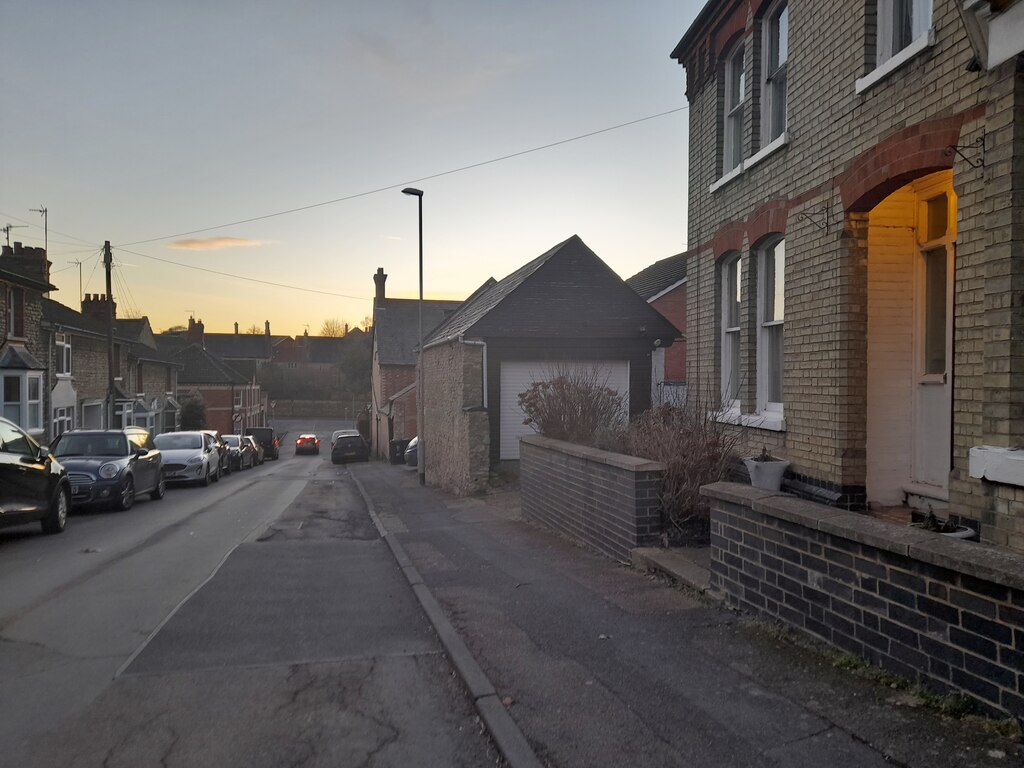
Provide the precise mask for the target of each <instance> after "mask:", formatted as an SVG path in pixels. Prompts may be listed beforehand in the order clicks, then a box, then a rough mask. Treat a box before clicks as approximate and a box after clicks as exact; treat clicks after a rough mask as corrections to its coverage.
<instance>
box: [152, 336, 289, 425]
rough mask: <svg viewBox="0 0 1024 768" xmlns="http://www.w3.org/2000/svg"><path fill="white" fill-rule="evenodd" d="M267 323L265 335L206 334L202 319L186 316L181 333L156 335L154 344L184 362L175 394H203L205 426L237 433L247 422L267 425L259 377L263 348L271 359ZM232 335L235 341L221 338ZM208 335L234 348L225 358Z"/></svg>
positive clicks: (225, 345) (163, 351)
mask: <svg viewBox="0 0 1024 768" xmlns="http://www.w3.org/2000/svg"><path fill="white" fill-rule="evenodd" d="M236 328H237V326H236ZM266 328H267V332H266V334H264V335H254V336H253V335H248V334H246V335H241V334H224V333H222V334H207V333H206V328H205V326H204V324H203V321H202V320H195V319H194V318H189V324H188V330H187V331H186V333H185V334H178V333H162V334H160V335H159V336H158V337H156V343H157V349H158V350H159V351H160V352H162V353H163V354H164V355H165V356H166V357H167V358H168V359H170V360H173V361H174V362H176V363H178V364H180V365H181V366H182V370H181V371H180V372H179V373H178V390H179V392H180V394H181V398H179V399H181V400H183V399H184V398H186V397H198V398H199V399H201V400H202V402H203V404H204V405H205V406H206V425H207V427H208V428H209V429H216V430H218V431H220V432H222V433H225V434H235V433H239V432H241V431H242V430H243V429H245V428H246V427H262V426H266V424H267V409H268V399H267V395H266V393H265V392H264V391H263V388H262V387H261V386H260V384H259V381H258V379H257V375H258V370H259V368H260V367H261V366H262V365H263V361H264V359H263V357H262V355H263V352H264V351H265V352H266V354H267V355H268V357H267V358H266V359H267V360H269V354H270V323H269V322H268V323H267V326H266ZM232 336H238V340H237V343H236V344H235V346H232V344H231V342H230V341H225V340H224V337H232ZM247 336H248V339H249V340H248V341H246V340H245V339H246V338H247ZM211 338H214V339H217V342H215V346H217V347H218V348H220V349H222V350H224V349H228V351H229V352H231V351H233V352H234V354H235V356H234V357H233V358H231V359H224V358H222V357H220V356H219V355H217V354H215V353H214V352H212V351H211V350H210V349H209V348H208V342H209V340H210V339H211ZM252 339H255V340H256V341H252Z"/></svg>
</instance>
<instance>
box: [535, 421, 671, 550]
mask: <svg viewBox="0 0 1024 768" xmlns="http://www.w3.org/2000/svg"><path fill="white" fill-rule="evenodd" d="M519 451H520V453H519V479H520V495H521V498H522V513H523V516H524V517H526V518H527V519H529V520H533V521H535V522H538V523H542V524H543V525H546V526H547V527H549V528H553V529H554V530H556V531H558V532H560V533H562V534H564V535H566V536H569V537H570V538H572V539H575V540H576V541H579V542H581V543H583V544H586V545H588V546H590V547H593V548H594V549H596V550H598V551H599V552H602V553H604V554H606V555H609V556H611V557H614V558H615V559H616V560H621V561H624V562H628V561H629V559H630V550H631V549H633V548H634V547H644V546H652V545H655V544H657V543H658V541H659V539H660V536H661V501H660V490H661V482H662V476H663V474H664V472H665V466H664V465H663V464H659V463H658V462H653V461H647V460H646V459H638V458H635V457H632V456H623V455H620V454H615V453H608V452H606V451H599V450H597V449H596V448H588V447H585V446H581V445H575V444H573V443H565V442H562V441H560V440H550V439H548V438H545V437H540V436H539V435H532V436H528V437H524V438H523V439H522V442H521V444H520V448H519Z"/></svg>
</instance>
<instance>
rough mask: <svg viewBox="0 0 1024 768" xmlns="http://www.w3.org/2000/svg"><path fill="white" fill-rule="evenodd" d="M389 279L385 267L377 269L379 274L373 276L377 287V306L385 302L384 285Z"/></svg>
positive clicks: (375, 300)
mask: <svg viewBox="0 0 1024 768" xmlns="http://www.w3.org/2000/svg"><path fill="white" fill-rule="evenodd" d="M387 279H388V276H387V275H385V274H384V267H377V274H375V275H374V276H373V282H374V285H376V286H377V295H376V296H375V297H374V300H373V303H374V304H375V305H376V304H379V303H380V302H382V301H384V283H386V282H387Z"/></svg>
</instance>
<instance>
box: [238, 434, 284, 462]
mask: <svg viewBox="0 0 1024 768" xmlns="http://www.w3.org/2000/svg"><path fill="white" fill-rule="evenodd" d="M243 434H246V435H252V436H253V437H255V438H256V442H257V443H259V444H260V445H262V446H263V455H264V457H265V458H268V459H277V458H278V457H279V453H280V446H281V441H280V440H279V439H278V437H277V435H275V434H274V429H273V427H246V428H245V429H244V430H243Z"/></svg>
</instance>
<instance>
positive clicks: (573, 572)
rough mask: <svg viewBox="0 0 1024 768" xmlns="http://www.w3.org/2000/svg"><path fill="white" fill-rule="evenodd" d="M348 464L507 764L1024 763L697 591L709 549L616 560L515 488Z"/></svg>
mask: <svg viewBox="0 0 1024 768" xmlns="http://www.w3.org/2000/svg"><path fill="white" fill-rule="evenodd" d="M350 471H351V472H352V475H353V478H354V479H355V480H356V481H357V483H356V484H357V486H358V487H359V489H360V491H361V493H362V494H363V496H364V499H365V500H366V503H367V506H368V507H369V509H370V511H371V513H372V517H373V518H374V519H375V522H376V524H377V525H379V527H380V529H381V531H382V533H383V538H384V540H385V541H386V542H387V543H388V546H389V548H390V549H391V550H392V554H393V555H394V556H395V558H396V562H397V564H398V565H399V566H400V567H401V568H402V570H403V572H404V573H405V576H406V579H407V581H408V583H409V584H410V585H412V588H413V590H414V591H415V592H416V594H417V596H418V597H419V599H420V603H421V605H422V606H423V607H424V609H425V610H426V612H427V614H428V616H430V618H431V621H432V623H433V625H434V626H435V631H436V632H437V633H438V635H439V636H441V637H442V638H444V637H445V635H448V636H449V637H448V640H443V643H444V645H445V650H446V654H448V655H449V657H450V658H452V660H453V663H454V665H455V667H456V669H458V671H459V673H460V676H461V677H462V679H463V681H464V683H465V684H466V686H467V688H468V689H469V690H470V692H471V698H472V699H473V701H474V703H475V704H476V706H477V708H478V711H481V714H482V715H483V716H484V720H485V722H487V723H488V724H489V725H490V723H491V721H490V720H488V718H487V716H486V715H484V714H483V709H482V708H481V702H485V703H486V706H487V707H488V708H490V709H492V710H494V709H498V708H499V707H497V705H498V704H500V709H501V710H504V712H505V713H506V714H507V719H508V722H505V723H504V725H502V726H499V728H506V729H507V730H508V733H509V734H513V735H515V734H514V733H513V732H514V731H518V735H519V736H521V739H520V740H519V742H518V745H519V747H520V748H522V747H523V746H524V744H525V747H526V748H527V751H525V752H522V751H521V752H519V753H513V754H510V753H508V752H506V751H505V748H504V747H502V743H501V738H500V736H499V735H496V734H495V733H493V732H492V734H491V735H492V736H493V737H495V741H496V743H498V745H499V748H502V750H503V753H504V756H505V757H506V759H507V760H508V763H509V764H510V765H511V766H513V768H515V767H516V766H518V765H524V766H525V765H536V764H540V765H544V766H551V767H552V768H553V767H555V766H557V767H558V768H569V767H570V766H580V767H581V768H582V767H583V766H588V767H589V766H593V767H595V768H598V767H600V766H622V765H630V766H679V765H700V766H712V767H713V766H723V767H724V766H730V767H732V766H759V767H760V766H779V767H780V768H781V767H782V766H785V767H786V768H790V767H797V768H799V767H801V766H808V767H810V766H815V767H818V766H830V765H843V766H849V767H850V768H858V767H860V766H865V767H866V766H892V765H897V766H906V767H907V768H916V767H917V766H921V768H925V766H927V767H928V768H933V766H937V765H941V766H944V767H949V768H958V767H960V766H962V767H963V768H975V767H981V766H985V767H986V768H987V767H994V766H1012V765H1021V764H1024V751H1022V748H1021V745H1020V744H1019V743H1016V742H1014V741H1012V740H1009V739H1007V738H1005V737H1004V736H1002V735H1000V734H998V733H997V732H995V731H994V730H993V729H991V728H986V727H985V725H984V724H983V723H979V722H976V721H972V720H954V719H951V718H944V717H941V716H939V715H938V714H937V713H935V712H934V711H933V710H930V709H928V708H927V707H926V706H924V703H923V701H922V700H920V699H919V698H917V697H916V696H913V695H910V694H908V693H907V692H906V691H902V690H896V689H893V688H889V687H886V686H883V685H880V684H878V683H876V682H873V681H870V680H866V679H863V678H862V677H859V676H856V675H853V674H851V673H850V672H848V671H846V670H844V669H843V668H841V666H837V665H836V664H835V663H834V657H832V656H830V655H828V654H826V653H823V652H821V651H820V650H818V649H815V648H814V647H809V646H807V645H804V644H800V643H794V642H792V641H791V639H790V638H788V637H787V636H785V635H784V634H781V633H779V632H777V631H775V630H773V629H772V628H770V627H767V626H765V625H763V624H760V623H758V622H753V621H750V620H748V619H746V618H744V617H743V616H741V615H739V614H737V613H735V612H733V611H730V610H727V609H725V608H723V607H722V606H721V605H720V604H718V603H717V602H715V601H713V600H710V599H708V596H707V595H703V594H701V593H702V592H703V591H705V590H706V589H707V557H708V553H707V551H706V550H690V551H663V550H661V551H659V550H652V551H638V552H637V553H636V554H635V557H634V562H635V564H636V565H637V568H635V569H633V568H626V567H623V566H621V565H619V564H616V563H614V562H612V561H610V560H608V559H605V558H603V557H601V556H600V555H597V554H594V553H592V552H590V551H588V550H586V549H584V548H582V547H580V546H578V545H576V544H575V543H573V542H571V541H568V540H566V539H564V538H562V537H560V536H559V535H557V534H555V533H553V532H551V531H549V530H546V529H544V528H541V527H538V526H535V525H532V524H529V523H527V522H524V521H523V520H522V519H521V516H520V514H519V507H518V493H517V491H516V490H515V489H514V488H510V489H506V490H504V491H500V492H495V493H490V494H487V495H484V496H481V497H474V498H468V499H459V498H454V497H451V496H449V495H447V494H444V493H442V492H440V491H438V490H437V489H433V488H429V487H427V488H423V487H421V486H419V485H418V483H417V480H416V477H415V474H414V472H411V471H410V470H408V469H407V468H405V467H401V466H390V465H387V464H382V463H371V464H367V465H357V466H354V467H351V468H350ZM652 570H653V571H654V572H656V573H657V574H658V575H652V573H651V572H650V571H652ZM665 576H669V577H670V578H669V579H666V578H665ZM679 585H683V586H682V587H680V586H679ZM431 603H433V607H430V604H431ZM438 614H439V615H438ZM452 635H454V637H452ZM458 646H461V649H459V648H458ZM453 648H455V650H454V651H453V650H452V649H453ZM465 655H468V657H469V659H468V661H467V659H466V658H462V657H463V656H465ZM492 689H493V693H491V690H492Z"/></svg>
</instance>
